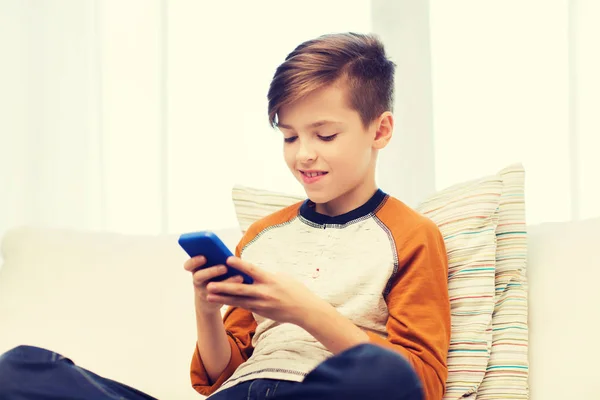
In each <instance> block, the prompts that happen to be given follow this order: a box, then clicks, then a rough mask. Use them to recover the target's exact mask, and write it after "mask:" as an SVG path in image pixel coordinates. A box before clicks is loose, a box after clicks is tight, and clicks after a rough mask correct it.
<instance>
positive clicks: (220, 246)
mask: <svg viewBox="0 0 600 400" xmlns="http://www.w3.org/2000/svg"><path fill="white" fill-rule="evenodd" d="M178 242H179V245H180V246H181V248H182V249H183V250H185V252H186V253H187V254H188V256H190V257H196V256H200V255H202V256H204V257H205V258H206V263H205V264H204V265H203V266H202V267H200V268H208V267H212V266H215V265H219V264H222V265H225V266H226V267H227V272H226V273H225V274H223V275H221V276H217V277H216V278H213V279H211V281H223V280H225V279H228V278H231V277H232V276H236V275H240V276H241V277H242V278H244V281H243V283H246V284H252V283H254V279H252V277H251V276H249V275H247V274H245V273H243V272H241V271H238V270H237V269H235V268H233V267H230V266H229V265H227V263H226V261H227V258H228V257H231V256H232V255H233V254H231V251H229V249H228V248H227V246H225V243H223V242H222V241H221V239H219V237H218V236H217V235H215V234H214V233H213V232H210V231H200V232H190V233H184V234H182V235H181V236H179V240H178Z"/></svg>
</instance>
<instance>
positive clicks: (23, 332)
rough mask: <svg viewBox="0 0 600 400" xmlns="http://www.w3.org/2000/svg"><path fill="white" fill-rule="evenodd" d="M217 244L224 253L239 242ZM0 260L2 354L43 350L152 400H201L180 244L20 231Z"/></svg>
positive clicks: (226, 235)
mask: <svg viewBox="0 0 600 400" xmlns="http://www.w3.org/2000/svg"><path fill="white" fill-rule="evenodd" d="M217 234H219V235H220V236H221V237H222V238H223V240H224V241H225V243H226V244H227V245H228V246H229V247H231V248H234V247H235V245H236V244H237V241H238V240H239V238H240V237H241V233H240V232H239V230H238V229H232V230H227V231H217ZM2 252H3V255H4V261H5V262H4V265H3V267H2V269H0V327H1V331H0V353H2V352H4V351H6V350H8V349H10V348H12V347H14V346H17V345H19V344H29V345H35V346H39V347H45V348H48V349H51V350H54V351H56V352H58V353H61V354H63V355H64V356H66V357H69V358H71V359H72V360H73V361H74V362H75V363H77V364H79V365H81V366H83V367H84V368H88V369H91V370H92V371H94V372H96V373H98V374H100V375H103V376H106V377H108V378H111V379H115V380H117V381H121V382H123V383H126V384H128V385H130V386H133V387H136V388H138V389H140V390H142V391H144V392H147V393H149V394H151V395H153V396H155V397H158V398H166V399H186V398H189V399H197V398H198V394H197V393H196V391H194V390H193V389H192V387H191V383H190V377H189V366H190V362H191V357H192V352H193V349H194V343H195V342H196V326H195V318H194V302H193V289H192V286H191V278H190V276H189V273H188V272H186V271H184V270H183V262H184V261H185V259H186V258H187V256H186V254H185V252H184V251H183V250H182V249H181V248H180V247H179V246H178V244H177V236H172V235H169V236H132V235H119V234H109V233H91V232H78V231H70V230H53V229H37V228H19V229H15V230H12V231H10V232H8V233H7V235H6V236H5V239H4V241H3V244H2Z"/></svg>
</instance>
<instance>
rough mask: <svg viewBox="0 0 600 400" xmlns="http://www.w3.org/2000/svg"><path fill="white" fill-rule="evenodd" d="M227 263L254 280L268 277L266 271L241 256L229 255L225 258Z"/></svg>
mask: <svg viewBox="0 0 600 400" xmlns="http://www.w3.org/2000/svg"><path fill="white" fill-rule="evenodd" d="M227 265H229V266H231V267H233V268H235V269H237V270H238V271H240V272H243V273H245V274H246V275H250V276H251V277H252V278H253V279H254V280H262V281H264V280H266V279H268V273H267V272H266V271H264V270H262V269H260V268H258V267H257V266H255V265H252V264H250V263H249V262H247V261H244V260H242V259H241V258H238V257H234V256H231V257H229V258H228V259H227Z"/></svg>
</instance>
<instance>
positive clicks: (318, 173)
mask: <svg viewBox="0 0 600 400" xmlns="http://www.w3.org/2000/svg"><path fill="white" fill-rule="evenodd" d="M300 173H301V174H302V175H304V176H306V177H308V178H314V177H317V176H321V175H326V174H327V172H324V171H302V170H300Z"/></svg>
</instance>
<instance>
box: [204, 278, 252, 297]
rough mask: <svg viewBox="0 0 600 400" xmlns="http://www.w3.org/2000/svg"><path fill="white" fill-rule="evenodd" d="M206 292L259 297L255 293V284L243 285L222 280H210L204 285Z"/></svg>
mask: <svg viewBox="0 0 600 400" xmlns="http://www.w3.org/2000/svg"><path fill="white" fill-rule="evenodd" d="M206 289H207V291H208V293H213V294H221V295H229V296H237V297H251V298H256V297H259V296H258V295H257V291H256V286H255V285H244V284H242V283H241V282H240V283H237V282H235V283H231V282H227V281H223V282H211V283H209V284H208V285H207V286H206Z"/></svg>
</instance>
